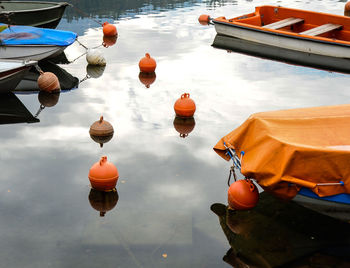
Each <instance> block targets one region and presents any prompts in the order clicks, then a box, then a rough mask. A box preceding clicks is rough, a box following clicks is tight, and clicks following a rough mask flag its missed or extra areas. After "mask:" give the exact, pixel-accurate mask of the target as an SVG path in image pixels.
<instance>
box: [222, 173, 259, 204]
mask: <svg viewBox="0 0 350 268" xmlns="http://www.w3.org/2000/svg"><path fill="white" fill-rule="evenodd" d="M227 201H228V205H229V207H230V208H231V209H237V210H247V209H251V208H253V207H255V206H256V204H257V203H258V201H259V191H258V188H257V187H256V186H255V184H254V183H253V182H252V181H251V180H250V179H244V180H239V181H235V182H234V183H232V184H231V185H230V188H229V189H228V199H227Z"/></svg>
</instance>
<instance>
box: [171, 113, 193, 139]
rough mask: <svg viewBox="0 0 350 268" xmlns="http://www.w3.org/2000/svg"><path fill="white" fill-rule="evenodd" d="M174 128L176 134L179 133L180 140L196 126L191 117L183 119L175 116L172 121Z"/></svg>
mask: <svg viewBox="0 0 350 268" xmlns="http://www.w3.org/2000/svg"><path fill="white" fill-rule="evenodd" d="M173 124H174V128H175V130H176V131H177V132H179V133H180V137H181V138H186V137H187V136H188V134H190V133H191V132H192V130H193V129H194V126H195V125H196V121H195V120H194V118H193V117H188V118H183V117H179V116H175V119H174V122H173Z"/></svg>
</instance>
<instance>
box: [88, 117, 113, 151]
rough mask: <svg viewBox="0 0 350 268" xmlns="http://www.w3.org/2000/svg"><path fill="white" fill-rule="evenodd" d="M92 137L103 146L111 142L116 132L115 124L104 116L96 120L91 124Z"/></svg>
mask: <svg viewBox="0 0 350 268" xmlns="http://www.w3.org/2000/svg"><path fill="white" fill-rule="evenodd" d="M89 133H90V137H91V139H92V140H94V141H95V142H97V143H99V144H100V146H101V147H102V146H103V144H104V143H106V142H109V141H110V140H111V139H112V137H113V134H114V129H113V126H112V125H111V124H110V123H109V122H108V121H105V120H103V116H101V117H100V120H98V121H96V122H94V123H93V124H92V125H91V126H90V131H89Z"/></svg>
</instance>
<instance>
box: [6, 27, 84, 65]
mask: <svg viewBox="0 0 350 268" xmlns="http://www.w3.org/2000/svg"><path fill="white" fill-rule="evenodd" d="M0 27H1V29H2V31H1V32H0V40H1V43H0V59H21V60H35V61H39V60H42V59H45V58H49V57H54V56H56V55H58V54H60V53H62V51H63V50H64V49H65V48H66V47H68V46H69V45H71V44H73V43H74V42H75V40H76V39H77V34H76V33H74V32H70V31H60V30H55V29H46V28H37V27H32V26H7V25H6V24H0Z"/></svg>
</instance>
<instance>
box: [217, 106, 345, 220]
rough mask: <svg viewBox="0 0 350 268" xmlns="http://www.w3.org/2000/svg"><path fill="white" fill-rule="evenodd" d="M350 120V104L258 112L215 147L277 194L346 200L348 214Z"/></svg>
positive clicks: (263, 186)
mask: <svg viewBox="0 0 350 268" xmlns="http://www.w3.org/2000/svg"><path fill="white" fill-rule="evenodd" d="M349 123H350V105H349V104H346V105H334V106H321V107H313V108H301V109H290V110H282V111H272V112H262V113H256V114H253V115H251V116H250V117H249V118H248V119H247V120H246V121H245V122H244V123H243V124H242V125H240V126H239V127H238V128H236V129H235V130H233V131H232V132H230V133H229V134H227V135H225V136H224V137H223V138H221V139H220V140H219V142H218V143H217V144H216V145H215V146H214V150H215V151H216V152H217V153H218V154H219V155H220V156H221V157H223V158H224V159H226V160H230V159H232V160H233V162H234V166H235V167H236V169H238V170H239V172H240V173H241V174H242V175H243V176H244V177H246V178H251V179H254V180H255V181H256V182H257V183H258V184H259V185H260V186H261V187H262V188H263V189H264V190H265V191H268V192H270V193H273V194H274V195H275V196H278V197H281V198H283V199H289V200H290V199H293V198H295V197H296V196H297V195H302V196H305V197H308V198H311V199H313V200H314V201H315V202H316V201H317V202H325V203H330V204H336V203H340V204H344V205H345V208H347V211H348V215H349V212H350V166H349V162H350V136H349V135H348V133H349V132H350V124H349ZM333 207H336V205H334V206H333Z"/></svg>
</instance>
